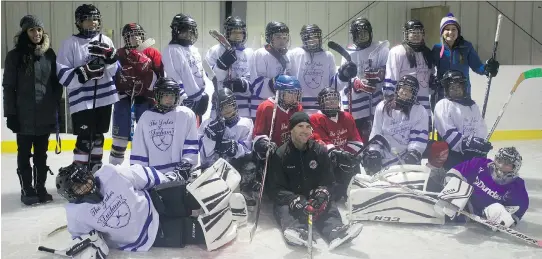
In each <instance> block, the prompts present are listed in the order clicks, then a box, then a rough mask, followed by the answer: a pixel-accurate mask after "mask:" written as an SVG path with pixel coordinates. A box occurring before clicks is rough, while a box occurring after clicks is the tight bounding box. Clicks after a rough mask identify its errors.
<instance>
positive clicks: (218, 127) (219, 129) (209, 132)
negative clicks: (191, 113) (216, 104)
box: [204, 118, 226, 142]
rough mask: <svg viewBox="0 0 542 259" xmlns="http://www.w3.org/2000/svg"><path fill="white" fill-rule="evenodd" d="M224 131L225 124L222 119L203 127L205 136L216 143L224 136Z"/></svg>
mask: <svg viewBox="0 0 542 259" xmlns="http://www.w3.org/2000/svg"><path fill="white" fill-rule="evenodd" d="M225 129H226V124H225V122H224V119H223V118H220V119H215V120H213V121H211V123H209V125H207V127H205V130H204V132H205V136H207V137H208V138H209V139H211V140H212V141H215V142H216V141H217V140H220V138H222V136H224V130H225Z"/></svg>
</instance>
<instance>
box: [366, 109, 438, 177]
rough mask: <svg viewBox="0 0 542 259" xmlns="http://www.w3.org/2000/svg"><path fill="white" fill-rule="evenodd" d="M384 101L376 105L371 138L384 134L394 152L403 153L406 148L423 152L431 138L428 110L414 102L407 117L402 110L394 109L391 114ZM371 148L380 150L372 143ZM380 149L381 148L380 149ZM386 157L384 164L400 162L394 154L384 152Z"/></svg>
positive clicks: (384, 165) (383, 154)
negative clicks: (387, 110)
mask: <svg viewBox="0 0 542 259" xmlns="http://www.w3.org/2000/svg"><path fill="white" fill-rule="evenodd" d="M384 103H385V102H380V103H379V104H378V105H377V106H376V110H375V117H374V122H373V128H372V130H371V135H370V136H369V139H372V138H373V137H374V136H375V135H377V134H378V135H382V136H384V138H386V140H387V141H388V142H389V144H390V148H391V149H392V151H393V152H396V153H398V154H401V153H402V152H405V151H406V150H417V151H418V152H420V154H423V152H424V151H425V148H426V147H427V141H428V139H429V134H428V129H427V127H428V125H429V116H428V115H427V111H426V110H425V109H424V108H423V107H422V106H421V105H419V104H414V105H413V106H412V109H411V110H410V116H409V117H407V116H406V115H405V114H404V113H403V112H402V111H400V110H395V109H392V111H391V116H389V115H388V113H387V112H386V111H385V110H384ZM370 149H371V150H374V149H376V150H379V149H378V148H375V147H373V145H371V147H370ZM379 151H380V150H379ZM381 154H382V156H383V157H384V159H383V160H382V166H383V167H386V166H390V165H395V164H398V162H399V159H397V158H396V157H395V156H394V155H393V154H389V153H388V152H382V151H381Z"/></svg>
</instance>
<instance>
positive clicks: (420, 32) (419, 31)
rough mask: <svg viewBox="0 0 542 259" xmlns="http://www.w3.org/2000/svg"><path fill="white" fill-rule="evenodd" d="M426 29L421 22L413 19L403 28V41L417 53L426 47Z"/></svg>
mask: <svg viewBox="0 0 542 259" xmlns="http://www.w3.org/2000/svg"><path fill="white" fill-rule="evenodd" d="M424 38H425V29H424V26H423V24H422V22H420V21H419V20H416V19H412V20H410V21H408V22H406V23H405V25H404V27H403V41H404V42H406V44H407V45H409V46H410V47H411V48H412V49H414V50H415V51H417V50H421V49H422V47H424V46H425V41H424Z"/></svg>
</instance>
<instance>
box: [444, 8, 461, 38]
mask: <svg viewBox="0 0 542 259" xmlns="http://www.w3.org/2000/svg"><path fill="white" fill-rule="evenodd" d="M449 24H453V25H455V26H456V27H457V30H458V31H459V35H461V26H460V25H459V21H458V20H457V18H455V16H454V14H453V13H448V15H446V16H445V17H444V18H442V20H440V35H442V32H443V31H444V27H446V25H449Z"/></svg>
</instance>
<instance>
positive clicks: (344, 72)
mask: <svg viewBox="0 0 542 259" xmlns="http://www.w3.org/2000/svg"><path fill="white" fill-rule="evenodd" d="M357 74H358V66H357V65H356V63H354V62H352V61H350V62H346V63H344V64H343V65H342V66H341V67H339V79H340V80H341V81H343V82H348V81H350V79H352V78H354V77H355V76H356V75H357Z"/></svg>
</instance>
